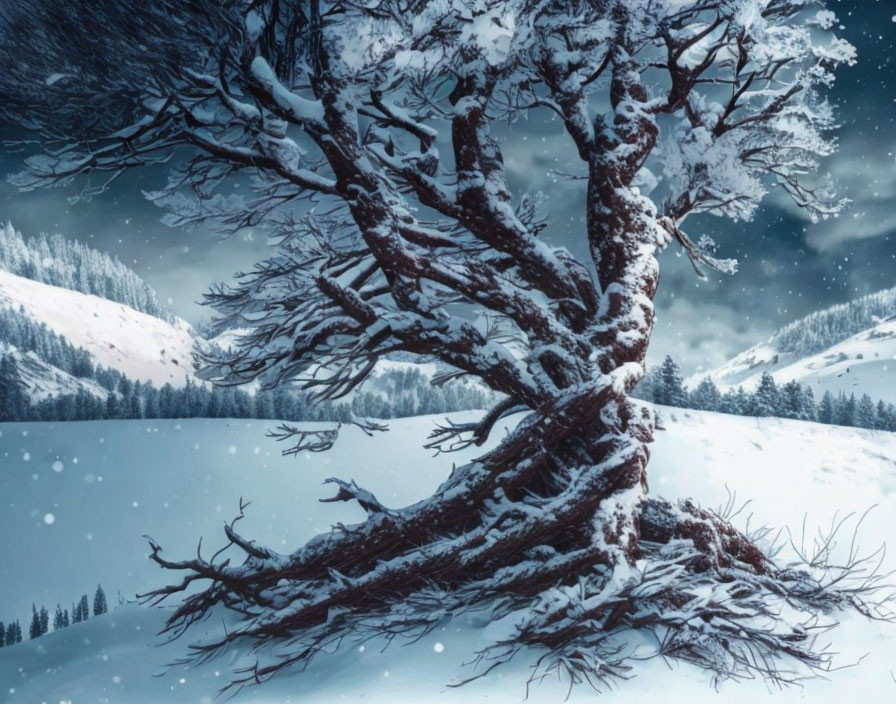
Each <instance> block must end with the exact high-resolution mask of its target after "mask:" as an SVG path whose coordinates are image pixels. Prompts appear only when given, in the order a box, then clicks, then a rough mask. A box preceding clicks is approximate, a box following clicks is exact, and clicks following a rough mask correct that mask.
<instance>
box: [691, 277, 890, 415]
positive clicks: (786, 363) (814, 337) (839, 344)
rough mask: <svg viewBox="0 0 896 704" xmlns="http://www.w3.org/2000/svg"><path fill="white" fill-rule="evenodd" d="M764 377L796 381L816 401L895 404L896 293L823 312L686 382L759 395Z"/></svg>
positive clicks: (783, 381) (795, 324)
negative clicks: (861, 399) (862, 399)
mask: <svg viewBox="0 0 896 704" xmlns="http://www.w3.org/2000/svg"><path fill="white" fill-rule="evenodd" d="M763 372H768V373H770V374H771V375H772V376H773V377H774V379H775V381H776V382H778V383H779V384H781V383H786V382H788V381H791V380H797V381H799V382H801V383H803V384H804V385H807V386H811V388H812V390H813V392H814V393H815V397H816V398H821V395H822V394H823V393H824V392H825V391H830V392H831V393H833V394H834V395H836V394H837V393H839V392H841V391H842V392H843V393H845V394H847V395H849V394H851V393H855V394H856V395H861V394H865V393H867V394H869V395H870V396H871V397H872V398H874V399H883V400H884V401H887V402H890V403H893V402H896V290H887V291H881V292H880V293H876V294H872V295H870V296H865V297H863V298H859V299H857V300H855V301H852V302H850V303H847V304H843V305H840V306H835V307H833V308H830V309H827V310H824V311H819V312H818V313H814V314H812V315H809V316H807V317H806V318H804V319H802V320H798V321H796V322H794V323H791V324H790V325H787V326H786V327H784V328H782V329H781V330H779V331H778V332H777V333H775V334H774V335H773V336H772V337H771V338H769V339H768V340H767V341H766V342H763V343H761V344H758V345H755V346H754V347H751V348H750V349H748V350H746V351H744V352H742V353H740V354H739V355H737V356H736V357H734V358H733V359H731V360H730V361H728V362H726V363H725V364H723V365H722V366H720V367H718V368H716V369H713V370H710V371H708V372H705V371H704V372H699V373H697V374H694V375H693V376H692V377H690V378H689V379H687V380H686V384H687V386H688V387H689V388H694V387H695V386H696V384H697V383H699V381H700V380H701V379H703V378H705V377H710V378H711V379H712V380H713V381H714V382H715V383H716V385H717V386H718V387H719V389H720V390H721V391H723V392H724V391H727V390H730V389H734V388H736V387H738V386H743V387H744V388H745V389H746V390H748V391H750V390H752V389H754V388H755V387H756V385H757V383H758V382H759V379H760V377H761V376H762V374H763Z"/></svg>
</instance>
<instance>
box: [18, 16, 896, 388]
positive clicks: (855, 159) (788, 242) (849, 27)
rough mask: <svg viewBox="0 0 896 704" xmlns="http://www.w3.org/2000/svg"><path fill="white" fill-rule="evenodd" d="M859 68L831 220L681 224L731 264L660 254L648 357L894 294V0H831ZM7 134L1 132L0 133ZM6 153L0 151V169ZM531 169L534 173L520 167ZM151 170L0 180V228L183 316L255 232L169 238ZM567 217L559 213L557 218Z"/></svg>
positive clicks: (524, 154) (509, 151)
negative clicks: (64, 251) (101, 185)
mask: <svg viewBox="0 0 896 704" xmlns="http://www.w3.org/2000/svg"><path fill="white" fill-rule="evenodd" d="M828 7H829V8H830V9H831V10H833V11H834V12H836V14H837V16H838V18H839V19H840V21H841V24H842V27H841V28H840V30H839V34H840V36H843V37H844V38H846V39H847V40H849V41H850V42H852V43H853V44H854V45H855V46H856V47H857V49H858V52H859V61H858V64H857V65H856V66H854V67H851V68H843V69H841V70H840V71H839V74H838V81H837V85H836V87H835V89H834V91H833V101H834V102H835V104H836V105H837V106H838V116H839V118H840V122H841V125H842V126H841V128H840V130H839V132H838V138H839V142H840V151H839V153H838V154H837V155H836V156H835V157H833V158H832V159H830V160H829V161H828V162H827V164H826V166H827V168H828V169H829V170H830V171H831V172H832V174H833V175H834V177H835V179H836V180H837V182H838V184H839V187H840V191H841V192H842V193H843V194H844V195H846V196H847V197H849V198H850V199H852V201H853V202H852V204H851V205H850V207H849V210H848V211H847V212H846V213H845V214H844V215H842V216H841V217H840V218H838V219H836V220H832V221H827V222H822V223H820V224H812V223H810V222H808V221H807V220H806V219H805V218H804V217H802V216H801V215H800V214H799V213H797V212H795V211H794V209H793V207H792V206H788V204H787V203H786V202H785V201H784V200H783V198H781V197H779V196H770V197H769V198H768V199H767V200H766V201H765V202H764V204H763V206H764V207H763V210H762V212H761V213H760V214H759V215H757V217H756V218H755V219H754V220H753V221H752V222H748V223H731V222H728V221H723V220H721V219H719V218H714V217H711V216H704V217H702V218H700V219H688V221H687V223H686V230H687V231H688V232H689V234H690V235H691V236H692V238H693V239H697V238H698V237H699V235H701V234H704V233H706V234H710V235H712V236H713V237H714V238H715V239H716V241H717V242H718V244H719V245H720V248H719V253H720V255H721V256H725V257H736V258H738V259H739V260H740V265H741V267H740V272H739V273H738V274H737V275H735V276H733V277H727V276H725V277H721V275H712V276H710V280H709V281H701V280H699V279H698V278H697V277H696V276H695V275H694V273H693V270H692V268H691V266H690V264H689V262H688V261H687V259H686V258H685V257H684V256H682V255H681V253H680V250H678V249H677V247H676V246H672V247H670V249H669V250H668V251H667V252H665V253H664V254H663V255H662V259H661V265H662V274H661V283H660V290H659V293H658V295H657V309H658V315H659V317H658V323H657V329H656V332H655V335H654V342H653V346H652V351H651V354H650V358H651V360H653V361H656V360H657V359H658V358H661V357H662V356H663V355H665V354H672V355H674V356H675V357H677V358H678V359H679V361H680V362H681V363H682V365H683V366H684V368H685V370H686V371H687V372H691V371H695V370H697V369H699V368H701V367H704V368H705V367H711V366H715V365H717V364H719V363H721V362H723V361H725V360H726V359H728V358H729V357H731V356H732V355H733V354H736V353H737V352H739V351H741V350H742V349H744V348H746V347H749V346H751V345H753V344H755V343H756V342H759V341H761V340H763V339H765V338H766V337H768V335H770V334H771V333H772V332H774V330H775V329H777V328H778V327H780V326H781V325H783V324H785V323H787V322H788V321H790V320H793V319H795V318H798V317H800V316H802V315H805V314H807V313H809V312H811V311H813V310H817V309H819V308H823V307H826V306H829V305H832V304H834V303H839V302H843V301H847V300H849V299H851V298H854V297H856V296H857V295H861V294H864V293H869V292H872V291H876V290H879V289H882V288H888V287H891V286H896V125H894V113H896V60H894V54H896V46H894V44H896V4H894V2H893V0H842V1H836V0H834V1H831V2H829V3H828ZM524 129H526V132H527V133H526V134H525V136H524V138H522V139H520V138H519V137H517V138H516V139H514V140H508V142H507V143H505V157H506V161H507V166H508V171H509V173H510V175H511V177H512V179H513V180H514V182H515V185H518V186H521V187H523V188H542V189H544V190H545V191H546V192H547V193H548V194H549V196H550V198H551V208H552V211H553V212H554V213H555V216H556V217H555V218H554V221H553V224H552V228H551V230H550V235H549V237H550V238H551V239H553V240H554V241H556V242H559V243H562V244H565V245H567V246H569V247H570V248H571V249H572V250H573V251H575V252H577V253H579V252H583V249H582V245H583V232H584V226H583V222H582V219H581V217H579V214H580V213H582V212H583V211H582V208H581V205H580V203H581V188H580V187H579V186H576V185H571V184H568V183H564V182H557V183H554V182H553V181H548V180H545V178H544V176H539V175H537V174H543V173H544V172H545V171H546V169H548V168H553V167H559V168H560V169H561V170H562V169H563V167H564V166H565V165H566V164H567V163H568V164H573V163H574V162H573V159H572V157H571V155H570V146H569V142H568V141H567V140H566V139H563V138H561V137H560V135H559V126H551V125H545V124H544V123H540V124H530V125H529V127H528V128H524ZM4 136H6V137H9V136H12V135H11V133H9V132H8V131H4V130H3V127H2V125H0V139H2V138H3V137H4ZM19 159H20V155H19V154H15V153H10V152H6V153H0V172H3V173H6V172H10V171H12V170H14V169H15V168H16V167H17V163H18V160H19ZM533 167H535V168H533ZM164 181H165V172H164V171H162V170H154V171H150V170H143V171H136V172H133V173H130V174H127V175H126V176H125V177H123V178H121V179H120V180H119V181H118V182H116V183H115V184H114V186H113V187H112V188H111V189H110V190H109V191H108V192H107V193H105V194H103V195H102V196H99V197H97V198H95V199H94V200H92V201H91V202H87V203H85V202H79V203H77V204H75V205H70V204H69V202H68V197H69V196H71V195H73V192H70V191H67V190H65V189H53V190H44V191H37V192H32V193H19V192H17V191H16V189H15V188H13V187H12V186H11V185H9V184H8V183H6V182H5V181H0V220H2V221H6V220H11V221H12V222H13V224H14V225H15V226H16V227H17V228H18V229H20V230H22V231H23V232H24V233H25V234H26V235H32V234H36V233H38V232H40V231H47V232H61V233H63V234H65V235H66V236H68V237H72V238H77V239H80V240H83V241H87V242H89V243H90V244H91V245H92V246H94V247H96V248H98V249H101V250H105V251H108V252H110V253H113V254H115V255H117V256H118V257H119V258H121V259H122V260H123V261H125V262H126V263H127V264H129V265H131V266H132V267H133V268H134V269H135V270H136V271H138V272H139V273H140V274H141V275H142V276H144V277H145V278H146V280H147V281H149V283H150V284H151V285H152V286H153V287H155V289H156V290H157V291H158V293H159V295H160V298H162V299H163V300H165V299H169V304H170V306H171V307H172V308H173V309H174V310H175V311H176V312H178V313H179V314H181V315H183V316H184V317H186V318H187V319H188V320H191V321H193V322H195V321H196V320H197V319H199V318H200V317H202V316H208V314H209V311H207V310H206V309H204V308H201V307H200V306H198V305H196V301H198V300H199V299H200V297H201V295H202V293H203V291H205V290H206V289H207V287H208V284H209V283H211V282H212V281H217V280H224V279H227V278H229V277H230V275H231V274H232V273H233V272H235V271H237V270H240V269H248V268H250V267H251V265H252V263H253V262H254V261H257V260H258V259H260V258H262V257H264V256H265V255H266V253H267V246H266V244H265V242H264V241H263V238H261V237H255V236H254V235H253V233H244V234H242V235H239V236H237V237H235V238H232V239H230V240H226V241H221V240H219V239H218V238H217V237H215V236H214V235H213V234H211V233H210V232H209V231H208V230H203V229H197V230H194V231H191V232H184V231H181V230H173V229H170V228H167V227H165V226H164V225H162V224H161V222H160V219H161V217H162V215H163V212H162V211H161V210H159V209H158V208H156V207H155V206H153V205H152V204H151V203H149V202H147V201H146V200H145V199H144V198H143V197H142V190H144V189H147V190H151V189H155V188H158V187H159V186H161V185H162V184H164ZM565 213H572V217H568V216H565V215H557V214H565Z"/></svg>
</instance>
